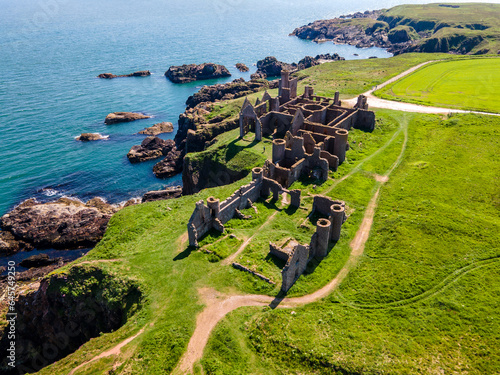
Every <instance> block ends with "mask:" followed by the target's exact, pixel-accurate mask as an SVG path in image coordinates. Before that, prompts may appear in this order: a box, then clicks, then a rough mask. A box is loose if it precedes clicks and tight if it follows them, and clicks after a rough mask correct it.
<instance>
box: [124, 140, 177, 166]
mask: <svg viewBox="0 0 500 375" xmlns="http://www.w3.org/2000/svg"><path fill="white" fill-rule="evenodd" d="M174 146H175V142H174V141H173V140H171V139H169V140H167V141H165V140H163V139H161V138H158V137H147V138H146V139H145V140H144V141H142V143H141V145H140V146H132V148H131V149H130V151H129V152H128V154H127V157H128V160H130V162H131V163H140V162H143V161H146V160H151V159H157V158H159V157H161V156H164V155H167V154H168V153H169V151H170V150H172V148H173V147H174Z"/></svg>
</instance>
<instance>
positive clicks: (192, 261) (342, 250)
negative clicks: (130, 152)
mask: <svg viewBox="0 0 500 375" xmlns="http://www.w3.org/2000/svg"><path fill="white" fill-rule="evenodd" d="M380 117H381V119H380V120H379V121H378V123H377V127H376V129H375V131H374V132H373V133H363V132H360V131H353V132H352V136H353V138H352V139H353V140H354V139H358V140H362V144H361V146H359V147H357V146H355V145H354V144H353V148H352V149H351V150H350V151H349V152H348V158H349V162H346V163H345V164H344V165H343V166H342V167H341V168H339V170H338V172H336V176H337V177H340V176H343V175H346V174H347V173H350V172H353V171H355V170H356V168H357V167H359V166H361V165H362V163H363V161H365V160H366V161H368V160H371V159H370V157H371V156H372V155H376V154H377V152H378V150H379V149H380V147H381V146H383V145H384V144H385V143H387V142H389V140H391V139H392V138H393V137H394V135H395V134H396V132H398V131H400V130H398V129H399V128H398V126H397V121H396V120H395V119H394V118H393V117H392V115H387V116H384V115H381V116H380ZM398 134H399V133H398ZM396 138H397V136H396ZM229 139H230V137H229V135H228V134H225V135H223V136H222V137H221V143H220V144H219V145H217V144H215V145H213V146H212V147H211V148H209V150H213V149H217V148H218V147H219V146H220V145H221V144H222V143H224V142H228V141H229ZM243 142H244V141H243ZM358 145H359V143H358ZM267 151H268V147H266V152H267ZM381 163H382V164H387V163H388V161H387V160H383V159H381ZM375 164H377V163H375ZM382 167H383V166H382V165H380V168H382ZM358 170H359V171H360V173H357V174H356V175H357V177H356V179H355V180H354V181H355V184H357V185H358V186H364V188H363V189H361V190H359V189H356V188H355V187H354V186H352V185H351V186H350V187H349V186H347V185H346V186H345V188H342V189H339V190H338V192H339V194H340V192H342V191H343V192H342V193H341V194H340V196H339V195H335V196H336V197H339V198H345V199H346V200H348V202H349V205H350V207H352V208H353V209H357V212H355V213H354V214H353V216H352V220H351V219H350V222H349V223H346V228H348V229H346V231H345V234H343V241H342V245H341V244H340V242H339V243H338V244H337V246H336V247H335V248H334V251H333V252H332V256H331V257H329V258H327V259H325V260H324V261H323V262H321V263H320V264H319V265H318V267H317V268H316V270H315V271H314V272H313V273H310V274H308V275H305V276H304V277H302V278H301V279H300V280H299V282H298V283H297V284H296V286H294V288H292V290H291V293H293V294H294V295H301V294H304V293H307V292H310V291H312V290H314V289H316V288H317V287H318V286H321V285H324V284H325V283H326V282H328V280H329V279H330V278H331V277H332V274H335V273H336V272H337V271H338V269H340V267H342V265H343V263H344V262H345V259H346V257H347V254H348V245H347V242H348V241H349V238H352V235H353V234H354V232H355V230H356V223H359V220H360V217H361V216H362V211H363V210H364V207H365V205H366V201H367V200H368V199H369V195H370V191H371V189H372V187H373V186H374V184H375V181H374V180H373V178H372V177H371V176H370V174H369V173H368V172H362V171H361V168H358ZM249 180H250V177H247V178H245V179H243V180H242V181H238V182H236V183H233V184H231V185H227V186H222V187H217V188H213V189H206V190H203V191H202V192H200V193H199V194H195V195H192V196H185V197H182V198H180V199H176V200H171V201H161V202H151V203H147V204H142V205H138V206H131V207H127V208H126V209H124V210H122V211H120V212H118V213H117V214H116V215H114V216H113V218H112V220H111V221H110V224H109V227H108V230H107V232H106V235H105V237H104V239H103V240H102V241H101V242H100V243H99V245H98V246H97V247H96V248H95V249H94V250H92V251H91V252H90V253H89V254H88V255H87V256H86V257H84V258H82V259H80V260H78V261H76V262H75V263H76V264H78V263H80V262H83V261H95V262H94V266H96V267H102V268H104V269H113V270H114V272H115V273H116V274H121V275H126V276H127V277H128V278H132V279H133V280H136V281H137V283H139V284H140V286H141V292H142V293H143V295H144V296H145V298H144V302H143V307H142V309H141V310H140V312H139V313H138V314H136V315H135V316H134V317H132V318H131V319H129V321H128V322H127V323H126V324H125V326H124V327H122V328H121V329H120V330H118V331H116V332H113V333H109V334H104V335H102V336H100V337H98V338H95V339H92V340H91V341H89V342H88V343H86V344H85V345H83V346H82V348H81V350H78V351H77V352H75V353H74V354H71V355H69V356H68V357H66V358H64V359H62V360H60V361H59V362H57V363H55V364H53V365H50V366H48V367H46V368H45V369H43V370H42V371H40V374H49V373H66V372H67V369H68V368H74V367H75V366H76V365H78V364H81V363H83V362H85V361H88V360H90V359H92V358H93V357H94V356H96V355H98V354H100V353H102V352H103V351H105V350H107V349H109V348H111V347H113V346H114V345H116V344H117V343H118V342H120V340H123V339H124V338H126V337H130V336H132V335H133V334H134V333H137V331H138V330H139V329H140V328H143V327H144V328H145V332H144V333H143V334H142V335H140V336H139V337H138V338H137V339H135V340H134V341H132V342H131V343H130V344H128V345H127V346H126V347H125V348H124V349H122V354H121V355H120V356H118V357H117V358H116V359H115V361H112V362H111V361H108V360H105V359H103V360H99V361H98V362H96V363H92V364H91V365H88V368H87V366H85V367H84V369H85V371H87V370H88V371H90V370H89V369H91V368H92V369H95V371H96V373H103V372H102V371H104V370H102V369H103V367H100V366H112V365H113V366H115V367H117V372H118V373H134V374H142V373H144V374H155V373H165V372H166V373H168V372H171V371H172V370H173V368H174V367H175V365H176V363H177V362H178V360H179V358H180V356H181V355H182V353H183V352H184V351H185V349H186V346H187V343H188V341H189V338H190V337H191V334H192V332H193V330H194V325H195V321H196V315H197V313H198V312H200V311H201V309H202V305H201V302H200V300H199V297H198V293H197V289H198V288H199V287H204V286H210V287H214V288H216V289H218V290H221V291H231V290H232V291H234V290H240V291H247V292H252V293H268V294H271V295H273V293H274V292H275V291H276V289H273V288H275V287H274V286H272V285H269V284H267V283H265V282H264V281H262V280H260V279H256V278H254V277H252V276H251V275H249V274H247V273H244V272H241V271H237V270H235V269H233V268H232V267H230V266H223V265H221V263H220V262H219V260H220V259H221V258H225V257H227V255H228V254H229V252H231V251H232V252H234V251H236V248H237V246H238V244H241V242H242V241H243V240H244V239H245V238H248V237H249V236H251V235H252V234H254V233H255V232H256V231H257V232H258V233H259V234H262V235H264V237H263V238H261V239H260V240H259V243H261V244H262V245H263V246H262V248H261V249H259V251H260V250H262V251H265V250H266V247H267V250H268V244H266V243H265V236H266V233H271V236H272V237H273V238H275V239H276V240H281V239H284V238H286V237H290V236H295V235H297V236H298V235H300V234H301V233H302V235H301V236H302V237H300V238H301V239H303V240H304V241H306V240H308V239H310V236H311V234H312V233H313V232H314V230H313V224H312V223H306V224H307V228H300V227H299V226H300V224H301V222H302V221H303V220H304V219H305V218H306V215H307V214H308V213H309V211H310V209H311V204H312V201H311V200H310V199H309V200H307V199H306V200H305V205H307V207H304V208H305V209H299V210H297V211H296V212H291V211H289V210H287V209H286V208H287V206H284V207H283V208H281V207H280V204H279V203H278V202H272V201H270V202H264V201H260V202H258V203H257V204H256V206H257V209H258V213H257V214H255V212H254V211H253V209H248V210H246V211H245V213H246V214H250V215H252V216H253V218H252V219H251V220H238V219H233V220H231V221H230V222H229V223H227V225H226V227H227V233H225V235H224V236H222V237H220V236H217V235H215V234H214V233H213V234H210V235H209V236H207V237H205V239H203V240H202V241H200V245H201V246H202V248H204V249H207V250H210V251H213V253H212V254H210V253H209V254H207V253H205V252H203V251H196V250H195V249H192V248H190V247H188V246H187V236H186V225H187V222H188V220H189V217H190V216H191V213H192V212H193V208H194V205H195V202H197V201H198V200H200V199H206V198H207V197H208V196H211V195H214V196H217V197H220V198H222V199H224V198H226V197H228V196H230V195H231V194H232V193H233V192H234V190H236V189H237V188H238V187H239V186H241V185H242V184H245V183H248V181H249ZM331 186H332V184H331V183H330V184H324V185H322V186H318V187H317V192H321V191H326V190H328V189H329V188H330V187H331ZM309 188H310V189H313V188H312V185H309ZM277 210H278V211H279V212H278V214H277V216H276V220H273V221H272V222H270V224H269V225H270V226H269V228H267V227H266V230H259V228H260V227H261V226H262V224H264V222H265V221H266V220H267V218H268V217H269V216H270V215H272V214H273V213H275V212H276V211H277ZM282 219H284V220H282ZM270 228H272V231H271V232H267V230H269V229H270ZM287 230H290V232H288V231H287ZM272 232H276V234H273V233H272ZM226 235H227V237H226ZM231 235H234V236H235V237H236V238H232V237H231ZM217 241H218V242H217ZM205 246H206V247H205ZM210 246H211V248H210ZM242 256H243V257H245V258H249V259H250V258H252V255H251V252H248V253H247V252H244V253H243V254H242ZM101 259H119V261H118V262H108V263H105V262H99V260H101ZM256 260H257V262H256V263H255V264H256V265H257V267H269V269H270V270H272V273H274V275H278V274H279V268H278V265H276V264H274V263H273V262H271V263H272V268H270V264H269V263H268V261H267V260H262V259H260V258H259V257H257V258H256ZM238 261H240V260H239V259H238ZM68 267H69V266H68ZM66 269H67V267H66V268H62V269H61V271H60V272H66V271H65V270H66ZM264 269H267V268H264ZM270 276H273V275H272V274H271V275H270ZM274 294H275V293H274ZM149 323H152V324H153V325H150V324H149ZM158 353H162V355H159V354H158ZM98 364H99V366H98ZM106 368H109V367H106ZM84 369H82V372H83V371H84ZM100 371H101V372H100Z"/></svg>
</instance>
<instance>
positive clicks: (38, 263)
mask: <svg viewBox="0 0 500 375" xmlns="http://www.w3.org/2000/svg"><path fill="white" fill-rule="evenodd" d="M60 260H62V258H50V257H49V256H48V255H47V254H36V255H32V256H30V257H29V258H26V259H24V260H23V261H21V262H20V263H19V265H20V266H21V267H25V268H32V267H34V268H40V267H45V266H50V265H51V264H54V263H59V261H60Z"/></svg>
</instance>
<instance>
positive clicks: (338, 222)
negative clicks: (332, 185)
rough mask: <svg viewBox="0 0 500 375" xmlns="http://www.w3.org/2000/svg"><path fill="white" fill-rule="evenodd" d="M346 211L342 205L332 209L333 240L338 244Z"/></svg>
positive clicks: (333, 206)
mask: <svg viewBox="0 0 500 375" xmlns="http://www.w3.org/2000/svg"><path fill="white" fill-rule="evenodd" d="M344 211H345V208H344V207H342V206H341V205H340V204H334V205H332V207H331V220H332V231H331V240H332V241H333V242H337V241H338V240H339V239H340V230H341V229H342V224H343V222H344Z"/></svg>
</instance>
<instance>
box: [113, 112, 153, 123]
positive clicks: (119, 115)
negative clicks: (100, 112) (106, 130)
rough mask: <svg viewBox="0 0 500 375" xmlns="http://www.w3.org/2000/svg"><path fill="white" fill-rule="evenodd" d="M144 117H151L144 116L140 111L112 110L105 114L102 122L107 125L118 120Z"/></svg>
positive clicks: (124, 120)
mask: <svg viewBox="0 0 500 375" xmlns="http://www.w3.org/2000/svg"><path fill="white" fill-rule="evenodd" d="M146 118H151V116H146V115H143V114H142V113H135V112H113V113H110V114H109V115H107V116H106V119H105V120H104V123H105V124H107V125H109V124H116V123H118V122H130V121H136V120H142V119H146Z"/></svg>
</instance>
